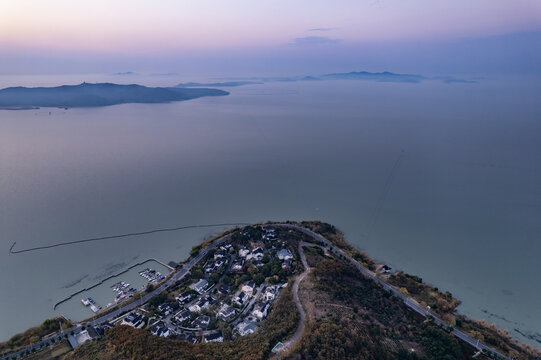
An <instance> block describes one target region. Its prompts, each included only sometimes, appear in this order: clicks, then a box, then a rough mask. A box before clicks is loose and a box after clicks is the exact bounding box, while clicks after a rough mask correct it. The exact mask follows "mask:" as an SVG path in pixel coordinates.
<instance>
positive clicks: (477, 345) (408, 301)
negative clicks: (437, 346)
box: [275, 224, 513, 360]
mask: <svg viewBox="0 0 541 360" xmlns="http://www.w3.org/2000/svg"><path fill="white" fill-rule="evenodd" d="M275 226H280V227H285V228H288V229H294V230H298V231H300V232H302V233H304V234H306V235H308V236H310V237H312V238H313V239H315V240H317V241H319V242H322V243H324V244H325V245H326V246H327V248H328V249H329V250H330V251H332V252H334V253H336V254H340V255H342V256H343V257H344V258H345V259H346V261H348V262H349V263H350V264H352V265H353V266H355V267H356V268H357V269H358V270H359V271H360V272H361V273H362V274H363V275H364V276H366V277H368V278H370V279H372V280H374V281H375V282H377V283H379V284H380V285H381V286H382V287H383V288H384V289H385V290H388V291H390V292H391V293H392V294H393V295H394V296H396V297H398V298H400V299H401V300H402V301H403V302H404V304H405V305H406V306H408V307H409V308H411V309H412V310H413V311H415V312H417V313H418V314H421V315H422V316H424V317H425V318H428V317H429V316H430V317H431V318H433V319H434V322H435V323H436V324H437V325H442V326H444V327H448V328H452V329H453V330H452V331H451V334H453V335H454V336H456V337H457V338H459V339H460V340H462V341H464V342H466V343H468V344H470V345H471V346H473V347H474V348H476V349H477V350H479V351H489V352H491V353H493V354H495V355H497V356H498V357H499V358H501V359H505V360H513V359H512V358H510V357H508V356H506V355H503V354H502V353H500V352H499V351H496V350H494V349H493V348H491V347H489V346H487V345H486V344H484V343H483V342H481V341H479V340H478V339H475V338H473V337H471V336H470V335H468V334H466V333H465V332H463V331H461V330H458V329H456V328H454V327H452V326H451V324H449V323H447V322H445V321H443V320H442V319H441V318H439V317H438V316H437V315H435V314H434V313H432V312H430V311H429V310H428V309H425V308H424V307H422V306H420V305H419V304H418V303H417V302H416V301H415V300H414V299H412V298H410V297H408V296H405V295H404V294H402V293H401V292H400V291H398V290H397V289H395V288H394V287H393V286H391V285H389V284H388V283H386V282H385V281H383V280H382V279H380V278H378V277H377V276H376V274H374V273H373V272H371V271H370V270H368V269H367V268H365V267H364V266H362V265H361V264H360V263H359V262H357V261H356V260H354V259H353V258H351V257H350V256H349V255H348V254H347V253H346V252H344V251H343V250H342V249H340V248H338V247H336V246H334V245H333V244H332V243H331V242H330V241H329V240H327V239H326V238H324V237H323V236H322V235H320V234H318V233H316V232H314V231H312V230H310V229H308V228H305V227H302V226H299V225H293V224H275ZM300 254H301V259H302V258H304V253H303V252H302V248H301V249H300ZM304 262H305V260H303V264H304ZM305 266H306V265H305ZM301 280H302V279H301ZM294 290H295V289H294ZM295 295H296V291H295V293H294V296H295ZM297 307H299V305H298V304H297ZM301 309H302V306H301ZM303 313H304V310H303V311H302V312H301V314H303ZM303 320H304V317H303Z"/></svg>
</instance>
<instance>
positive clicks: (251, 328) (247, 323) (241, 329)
mask: <svg viewBox="0 0 541 360" xmlns="http://www.w3.org/2000/svg"><path fill="white" fill-rule="evenodd" d="M257 328H258V325H257V323H255V322H253V321H251V320H248V319H245V320H244V321H243V322H241V323H239V324H238V325H237V327H236V330H237V332H238V333H239V334H240V336H245V335H248V334H252V333H254V332H255V331H256V330H257Z"/></svg>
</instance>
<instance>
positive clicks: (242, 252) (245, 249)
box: [239, 246, 250, 258]
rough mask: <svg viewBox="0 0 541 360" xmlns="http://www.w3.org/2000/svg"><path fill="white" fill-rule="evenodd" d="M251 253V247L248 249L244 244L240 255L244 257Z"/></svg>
mask: <svg viewBox="0 0 541 360" xmlns="http://www.w3.org/2000/svg"><path fill="white" fill-rule="evenodd" d="M249 253H250V249H248V248H247V247H246V246H243V247H242V248H241V249H240V250H239V256H240V257H242V258H245V257H246V256H248V254H249Z"/></svg>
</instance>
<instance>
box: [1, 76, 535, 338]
mask: <svg viewBox="0 0 541 360" xmlns="http://www.w3.org/2000/svg"><path fill="white" fill-rule="evenodd" d="M3 80H4V83H5V84H0V85H6V84H7V82H6V80H5V79H3ZM41 80H43V79H41ZM82 80H86V81H92V80H93V79H91V78H88V77H87V78H85V79H82V78H81V79H79V80H77V81H74V82H72V83H76V82H78V81H82ZM49 81H50V79H49ZM57 81H58V80H57ZM152 81H153V80H152ZM152 81H151V80H147V83H150V82H152ZM160 81H162V82H163V81H165V80H163V79H161V80H160ZM1 82H2V79H0V83H1ZM172 83H174V82H172ZM10 84H11V83H10ZM540 84H541V81H539V79H529V80H528V79H511V78H506V79H484V80H481V81H480V82H479V83H476V84H459V83H456V84H444V83H442V82H437V81H427V82H423V83H421V84H396V83H394V84H393V83H375V82H362V81H358V82H355V81H331V82H297V83H271V84H264V85H253V86H245V87H239V88H233V89H231V95H230V96H227V97H217V98H203V99H198V100H193V101H188V102H177V103H171V104H157V105H143V104H128V105H119V106H111V107H105V108H90V109H69V110H64V109H46V108H42V109H39V110H30V111H0V236H1V239H0V273H1V276H0V288H1V289H2V296H1V298H0V304H1V306H0V319H1V321H0V340H3V339H7V338H8V337H10V336H11V335H13V334H14V333H16V332H18V331H21V330H24V329H25V328H27V327H29V326H32V325H36V324H38V323H40V322H41V321H42V320H43V319H44V318H46V317H51V316H55V315H59V314H63V313H62V308H60V309H59V311H57V312H55V311H53V308H52V306H53V304H54V303H55V302H57V301H58V300H59V299H61V298H63V297H64V296H66V295H67V294H70V293H72V292H74V291H76V290H78V289H80V288H84V287H86V286H88V285H90V284H93V283H95V282H96V281H97V280H99V279H102V278H104V277H106V276H107V275H109V274H111V273H115V272H118V271H121V270H122V269H125V268H126V267H128V266H130V265H131V264H135V263H137V262H140V261H142V260H145V259H147V258H151V257H154V258H157V259H159V260H161V261H163V262H166V263H167V262H168V261H171V260H175V261H178V260H181V259H183V258H184V257H186V255H187V254H188V252H189V249H190V248H191V247H192V246H193V245H194V244H197V243H199V242H200V241H201V240H202V239H203V238H204V237H207V236H210V235H212V234H213V233H216V232H217V231H219V230H221V229H220V228H210V229H190V230H183V231H179V232H176V233H160V234H154V235H148V236H140V237H130V238H123V239H115V240H109V241H103V242H94V243H86V244H79V245H74V246H65V247H59V248H53V249H47V250H42V251H36V252H28V253H22V254H16V255H9V252H8V250H9V248H10V247H11V245H12V243H13V242H14V241H17V244H16V249H22V248H27V247H32V246H39V245H46V244H50V243H54V242H58V241H70V240H77V239H82V238H88V237H98V236H106V235H112V234H121V233H127V232H136V231H144V230H149V229H155V228H160V227H172V226H179V225H191V224H203V223H207V224H211V223H224V222H256V221H265V220H286V219H295V220H305V219H320V220H324V221H327V222H330V223H333V224H335V225H336V226H338V227H339V228H341V229H342V230H343V231H344V232H345V234H346V238H347V240H348V241H350V242H351V243H353V244H354V245H355V246H357V247H358V248H360V249H363V250H366V251H367V252H368V253H369V254H370V255H371V256H373V257H375V258H376V259H378V260H380V261H384V262H386V263H388V264H389V265H390V266H392V267H393V268H396V269H403V270H406V271H408V272H410V273H414V274H418V275H419V276H421V277H422V278H423V279H424V280H425V281H427V282H430V283H433V284H436V285H437V286H438V287H439V288H440V289H444V290H449V291H451V292H452V293H453V294H454V295H455V296H456V297H458V298H459V299H461V300H462V301H463V304H462V305H461V306H460V311H461V312H462V313H464V314H467V315H469V316H472V317H474V318H485V319H486V320H487V321H489V322H495V323H496V324H498V325H499V326H501V327H502V328H505V329H509V331H511V332H512V334H513V335H514V336H516V337H517V338H519V339H520V340H522V341H526V339H525V338H524V337H521V336H520V335H519V334H518V333H517V332H516V331H515V330H514V329H519V330H520V331H521V332H523V333H532V334H534V333H541V266H540V265H541V186H540V185H541V108H540V106H539V104H540V103H541V102H540V100H541V85H540ZM49 113H50V114H49ZM77 311H79V310H77V309H75V308H73V309H71V310H70V314H71V313H73V312H77ZM80 311H81V313H80V314H86V313H85V312H84V311H87V310H86V309H84V308H82V306H81V310H80ZM540 336H541V335H540ZM529 342H530V343H532V344H535V345H536V346H538V347H541V343H536V342H534V341H532V340H530V341H529Z"/></svg>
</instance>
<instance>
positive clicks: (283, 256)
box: [276, 249, 293, 261]
mask: <svg viewBox="0 0 541 360" xmlns="http://www.w3.org/2000/svg"><path fill="white" fill-rule="evenodd" d="M276 256H277V257H278V259H280V260H282V261H283V260H291V259H293V254H291V252H290V251H289V250H288V249H282V250H280V251H278V252H277V253H276Z"/></svg>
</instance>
